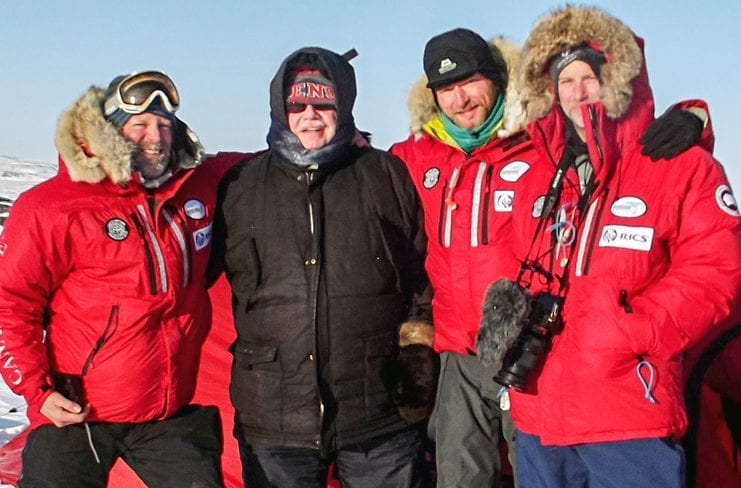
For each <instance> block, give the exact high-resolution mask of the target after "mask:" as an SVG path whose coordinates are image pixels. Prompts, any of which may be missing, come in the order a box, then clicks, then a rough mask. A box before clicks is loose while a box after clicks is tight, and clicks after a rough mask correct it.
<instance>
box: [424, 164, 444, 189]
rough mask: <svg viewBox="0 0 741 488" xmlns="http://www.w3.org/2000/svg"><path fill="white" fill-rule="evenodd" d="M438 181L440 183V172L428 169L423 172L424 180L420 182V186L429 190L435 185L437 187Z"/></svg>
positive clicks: (435, 169)
mask: <svg viewBox="0 0 741 488" xmlns="http://www.w3.org/2000/svg"><path fill="white" fill-rule="evenodd" d="M438 181H440V170H439V169H437V168H430V169H428V170H427V171H425V178H424V180H423V181H422V186H424V187H425V188H427V189H428V190H431V189H433V188H434V187H435V185H437V182H438Z"/></svg>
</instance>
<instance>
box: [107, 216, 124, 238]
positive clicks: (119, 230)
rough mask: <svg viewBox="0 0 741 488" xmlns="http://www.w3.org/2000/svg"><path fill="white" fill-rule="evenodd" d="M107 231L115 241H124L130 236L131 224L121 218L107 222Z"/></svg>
mask: <svg viewBox="0 0 741 488" xmlns="http://www.w3.org/2000/svg"><path fill="white" fill-rule="evenodd" d="M105 232H106V234H107V235H108V237H110V238H111V239H113V240H114V241H123V240H124V239H126V238H127V237H128V236H129V226H128V225H127V224H126V222H124V221H123V220H121V219H119V218H115V219H111V220H109V221H108V222H106V223H105Z"/></svg>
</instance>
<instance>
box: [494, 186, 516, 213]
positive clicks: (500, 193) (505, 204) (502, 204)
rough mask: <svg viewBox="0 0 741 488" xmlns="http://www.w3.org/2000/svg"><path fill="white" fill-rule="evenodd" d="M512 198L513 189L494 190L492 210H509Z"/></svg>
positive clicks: (513, 194)
mask: <svg viewBox="0 0 741 488" xmlns="http://www.w3.org/2000/svg"><path fill="white" fill-rule="evenodd" d="M514 199H515V192H514V190H496V191H495V192H494V211H495V212H511V211H512V202H513V200H514Z"/></svg>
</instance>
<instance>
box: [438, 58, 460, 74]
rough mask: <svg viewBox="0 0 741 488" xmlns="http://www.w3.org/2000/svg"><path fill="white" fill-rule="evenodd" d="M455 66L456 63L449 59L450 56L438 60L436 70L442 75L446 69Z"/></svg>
mask: <svg viewBox="0 0 741 488" xmlns="http://www.w3.org/2000/svg"><path fill="white" fill-rule="evenodd" d="M457 66H458V65H457V64H456V63H454V62H453V61H451V60H450V58H445V59H443V60H442V61H440V68H438V70H437V72H438V73H440V74H441V75H443V74H445V73H447V72H448V71H453V70H454V69H455V68H456V67H457Z"/></svg>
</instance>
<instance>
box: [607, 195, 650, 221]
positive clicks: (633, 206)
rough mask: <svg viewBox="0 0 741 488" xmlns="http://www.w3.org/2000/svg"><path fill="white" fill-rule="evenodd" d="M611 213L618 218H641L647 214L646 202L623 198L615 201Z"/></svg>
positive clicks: (633, 198) (636, 198)
mask: <svg viewBox="0 0 741 488" xmlns="http://www.w3.org/2000/svg"><path fill="white" fill-rule="evenodd" d="M610 211H611V212H612V215H615V216H616V217H628V218H630V217H640V216H641V215H643V214H645V213H646V202H644V201H643V200H641V199H640V198H638V197H622V198H618V199H617V200H615V202H614V203H613V204H612V206H611V207H610Z"/></svg>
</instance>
